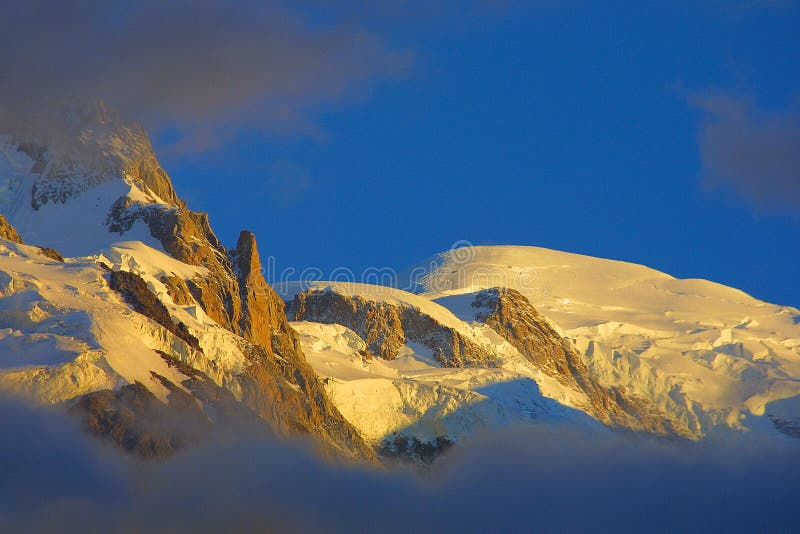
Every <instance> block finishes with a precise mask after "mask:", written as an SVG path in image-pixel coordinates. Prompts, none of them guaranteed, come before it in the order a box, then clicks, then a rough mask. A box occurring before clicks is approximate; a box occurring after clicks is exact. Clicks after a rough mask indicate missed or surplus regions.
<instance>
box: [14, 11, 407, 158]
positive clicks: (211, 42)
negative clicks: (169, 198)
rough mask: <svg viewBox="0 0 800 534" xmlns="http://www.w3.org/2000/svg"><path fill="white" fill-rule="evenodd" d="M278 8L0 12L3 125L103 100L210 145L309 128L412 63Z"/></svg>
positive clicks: (186, 139)
mask: <svg viewBox="0 0 800 534" xmlns="http://www.w3.org/2000/svg"><path fill="white" fill-rule="evenodd" d="M289 5H291V4H290V3H288V2H281V1H277V0H272V1H267V2H257V1H250V0H243V1H240V2H223V1H221V0H200V1H190V0H178V1H176V2H160V1H156V0H144V1H141V2H135V3H118V2H102V1H100V0H90V1H86V2H78V3H73V2H70V3H65V2H60V1H57V0H31V1H29V2H3V3H2V4H0V101H2V103H3V105H2V109H1V110H0V125H3V123H4V122H5V123H6V124H5V126H7V125H8V123H11V124H13V123H15V122H19V121H26V120H29V119H30V114H31V112H33V111H37V110H39V109H40V108H41V107H42V106H43V105H45V104H46V103H47V102H51V101H53V100H59V99H62V98H66V99H69V98H74V97H79V98H81V99H99V100H104V101H107V102H109V103H110V104H111V105H112V106H113V107H115V108H117V109H119V110H120V111H121V112H122V113H123V115H126V116H128V117H133V118H134V119H137V120H140V121H143V122H145V123H146V124H148V125H149V126H154V125H156V126H157V125H160V124H164V123H169V124H171V125H173V126H174V125H177V126H178V127H179V128H180V129H182V131H183V134H184V135H183V137H182V139H181V142H183V143H184V144H189V145H191V144H197V146H200V147H202V146H204V145H208V144H210V143H213V137H214V136H216V135H219V134H220V132H225V131H226V130H230V129H234V130H235V129H236V128H240V127H258V128H266V129H278V130H280V129H289V130H300V131H304V130H308V129H313V128H314V125H313V124H309V122H311V121H309V119H308V113H307V112H308V110H309V109H310V108H313V107H314V106H318V105H320V104H325V103H330V102H339V101H341V100H342V99H345V98H348V97H350V96H351V95H353V94H354V93H356V92H358V91H359V90H362V89H363V88H364V87H365V86H367V85H368V84H369V82H371V81H373V80H375V79H379V78H382V77H392V76H398V75H401V74H402V73H403V72H404V69H405V68H406V67H407V65H408V61H409V57H408V55H406V54H405V53H403V52H398V51H395V50H393V49H391V47H388V46H386V45H385V43H383V42H382V41H381V39H380V38H379V37H378V36H377V35H376V34H374V33H373V32H370V31H369V30H368V29H365V28H363V27H361V26H359V25H358V23H357V22H353V21H352V20H349V21H337V20H333V19H331V18H325V17H322V18H320V17H316V18H312V17H311V16H308V15H301V14H299V13H298V12H297V10H296V9H294V8H290V7H288V6H289Z"/></svg>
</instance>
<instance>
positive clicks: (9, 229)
mask: <svg viewBox="0 0 800 534" xmlns="http://www.w3.org/2000/svg"><path fill="white" fill-rule="evenodd" d="M0 238H2V239H7V240H8V241H13V242H14V243H19V244H20V245H21V244H22V237H20V235H19V232H17V229H16V228H14V227H13V226H11V223H9V222H8V220H7V219H6V218H5V216H4V215H3V214H2V213H0Z"/></svg>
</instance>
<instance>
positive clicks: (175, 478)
mask: <svg viewBox="0 0 800 534" xmlns="http://www.w3.org/2000/svg"><path fill="white" fill-rule="evenodd" d="M0 420H1V421H0V424H2V425H3V436H4V437H3V440H2V442H0V469H2V472H3V474H4V476H3V477H2V479H0V528H2V529H3V530H6V531H12V530H13V531H20V530H22V531H30V530H36V531H40V530H59V531H62V530H77V529H103V528H114V529H115V530H121V531H142V530H155V531H168V530H176V529H181V530H188V529H192V530H196V531H201V532H211V531H219V530H223V529H224V530H233V531H243V532H263V531H264V530H265V529H268V530H276V531H286V530H294V531H304V532H323V531H324V532H349V531H354V530H359V531H364V530H375V531H381V532H408V531H416V532H434V531H442V530H445V529H446V530H448V531H449V530H461V531H466V532H480V531H484V532H485V531H518V530H520V529H523V530H536V531H577V530H591V531H612V530H613V531H615V532H619V531H636V530H647V531H675V530H681V531H687V530H688V531H708V530H715V531H722V530H724V531H729V532H733V531H754V530H757V531H781V530H783V531H787V530H791V529H793V527H795V526H796V524H797V521H798V520H800V518H799V517H798V510H797V506H796V498H797V495H798V491H799V490H800V480H798V477H797V476H796V474H797V465H798V460H800V447H798V444H797V443H796V442H794V441H792V440H789V439H781V438H774V439H769V440H755V439H748V438H747V437H742V438H741V439H738V440H736V441H728V442H726V443H722V442H716V443H702V444H688V445H687V444H665V443H661V442H656V441H652V440H650V439H646V438H624V437H622V436H614V435H610V434H608V433H602V434H593V433H586V432H576V431H572V430H568V429H565V428H560V427H554V426H548V425H541V426H536V427H530V428H525V429H510V430H508V431H506V432H501V433H492V434H485V435H481V436H478V437H476V438H475V439H473V440H470V441H468V442H465V443H461V444H459V445H458V446H457V447H455V448H454V449H453V450H452V452H450V453H448V454H446V455H444V456H443V457H441V458H440V459H439V460H438V461H437V462H436V463H435V464H434V466H433V467H432V468H431V469H430V470H424V471H418V470H412V469H407V468H387V469H382V468H373V467H363V466H354V465H335V464H331V463H330V462H327V461H324V460H321V459H319V458H318V457H317V456H316V455H315V454H314V453H313V449H312V447H310V446H309V444H308V443H304V442H302V441H301V442H297V443H294V442H286V441H282V440H277V439H276V438H274V437H271V436H269V435H265V434H254V433H252V432H247V431H241V432H231V433H229V434H228V435H225V436H218V437H217V438H215V439H213V440H211V441H209V442H206V443H204V444H202V445H200V446H198V447H196V448H194V449H192V450H190V451H188V452H185V453H182V454H179V455H177V456H176V457H173V458H171V459H169V460H166V461H162V462H155V463H147V462H142V461H140V460H137V459H133V458H130V457H127V456H125V455H123V454H121V453H119V452H117V451H116V450H111V449H109V448H107V447H105V446H104V445H102V444H101V443H100V442H98V441H96V440H94V439H90V438H88V437H85V436H84V435H82V434H81V433H80V432H79V431H78V429H77V428H76V426H75V424H74V422H73V421H71V420H70V419H68V418H66V416H64V415H62V414H61V413H59V412H56V411H53V410H40V409H32V408H29V407H26V406H24V405H22V404H19V403H16V402H13V401H3V402H2V403H0Z"/></svg>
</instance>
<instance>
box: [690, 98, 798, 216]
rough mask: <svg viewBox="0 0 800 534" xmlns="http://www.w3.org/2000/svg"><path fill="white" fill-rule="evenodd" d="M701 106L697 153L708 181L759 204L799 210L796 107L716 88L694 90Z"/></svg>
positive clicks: (692, 100)
mask: <svg viewBox="0 0 800 534" xmlns="http://www.w3.org/2000/svg"><path fill="white" fill-rule="evenodd" d="M690 103H691V104H693V105H694V106H696V107H698V108H700V109H701V110H703V112H704V115H703V119H702V122H701V124H700V134H699V143H700V156H701V158H702V163H703V172H704V175H705V177H706V179H707V181H708V183H709V184H711V185H713V186H726V187H730V188H732V189H733V190H735V191H736V192H737V193H739V194H740V195H741V196H742V197H744V198H745V199H746V200H748V201H750V202H751V203H753V204H754V205H756V206H758V207H762V208H763V207H780V208H789V209H792V210H795V211H800V108H799V107H797V106H794V107H790V108H789V109H786V110H784V111H782V112H774V111H765V110H761V109H758V108H756V107H755V106H754V105H753V104H752V103H751V102H750V101H748V100H746V99H743V98H736V97H731V96H726V95H720V94H712V95H693V96H691V97H690Z"/></svg>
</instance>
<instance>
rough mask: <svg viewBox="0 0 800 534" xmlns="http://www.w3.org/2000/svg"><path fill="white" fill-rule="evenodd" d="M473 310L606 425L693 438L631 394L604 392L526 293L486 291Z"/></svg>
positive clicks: (478, 295)
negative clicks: (582, 398) (576, 392)
mask: <svg viewBox="0 0 800 534" xmlns="http://www.w3.org/2000/svg"><path fill="white" fill-rule="evenodd" d="M472 306H473V308H475V309H476V314H475V319H476V320H477V321H480V322H482V323H485V324H486V325H488V326H490V327H491V328H492V329H493V330H495V331H496V332H497V333H498V334H500V335H501V336H502V337H503V338H504V339H505V340H506V341H508V342H509V343H511V344H512V345H513V346H514V347H516V348H517V350H518V351H519V352H520V354H522V355H523V356H525V357H526V358H527V359H528V360H529V361H530V362H531V363H533V364H534V365H535V366H536V367H538V368H539V369H541V370H542V371H543V372H544V373H545V374H547V375H548V376H551V377H553V378H555V379H556V380H558V381H559V382H560V383H562V384H564V385H566V386H569V387H572V388H575V389H578V390H580V391H583V392H584V393H585V394H586V397H587V398H588V401H589V405H588V406H586V407H585V408H586V410H587V412H588V413H590V414H591V415H593V416H594V417H595V418H597V419H598V420H600V421H602V422H603V423H605V424H608V425H610V426H613V427H619V428H624V429H630V430H643V431H647V432H651V433H654V434H658V435H662V436H683V435H688V434H689V432H688V431H687V430H685V429H683V428H681V427H680V426H679V425H677V424H676V423H675V422H674V421H673V420H672V419H670V418H669V417H667V416H666V415H664V414H663V413H661V412H660V411H659V410H658V409H657V408H656V406H655V405H654V404H653V403H652V402H651V401H649V400H647V399H644V398H641V397H635V396H632V395H630V394H627V393H626V392H625V391H624V389H623V388H619V387H603V386H601V385H600V384H599V383H598V382H597V381H596V380H595V379H593V378H592V376H591V375H590V373H589V370H588V368H587V367H586V365H585V364H584V363H583V360H581V357H580V355H579V354H578V353H577V352H576V351H575V349H574V348H573V347H572V345H571V344H570V343H569V341H567V340H566V339H564V338H563V337H562V336H561V335H559V334H558V332H556V331H555V329H554V328H553V327H552V326H551V325H550V323H548V322H547V320H546V319H545V318H544V317H543V316H542V315H540V314H539V313H538V312H537V311H536V309H535V308H534V307H533V305H531V303H530V301H528V299H527V298H526V297H525V296H524V295H522V294H521V293H520V292H518V291H516V290H514V289H510V288H493V289H485V290H482V291H479V292H478V293H476V295H475V300H474V301H473V303H472Z"/></svg>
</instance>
